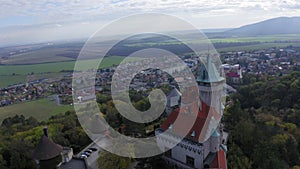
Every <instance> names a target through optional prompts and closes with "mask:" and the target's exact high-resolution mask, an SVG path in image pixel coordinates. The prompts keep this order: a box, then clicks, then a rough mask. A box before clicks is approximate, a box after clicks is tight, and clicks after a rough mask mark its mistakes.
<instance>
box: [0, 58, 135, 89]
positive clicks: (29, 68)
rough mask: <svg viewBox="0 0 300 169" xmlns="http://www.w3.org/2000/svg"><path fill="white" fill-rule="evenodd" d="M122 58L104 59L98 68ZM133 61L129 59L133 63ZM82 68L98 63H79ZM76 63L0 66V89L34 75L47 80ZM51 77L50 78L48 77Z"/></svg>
mask: <svg viewBox="0 0 300 169" xmlns="http://www.w3.org/2000/svg"><path fill="white" fill-rule="evenodd" d="M123 59H124V57H121V56H112V57H107V58H104V59H103V60H102V62H101V64H100V65H99V68H105V67H110V66H112V65H118V64H119V63H120V62H121V61H122V60H123ZM134 60H135V59H134V58H133V59H129V61H134ZM79 62H80V63H81V65H83V67H82V68H81V69H89V68H91V67H93V65H94V64H95V63H97V62H98V60H97V59H90V60H82V61H79ZM75 63H76V61H67V62H55V63H41V64H25V65H0V88H1V87H6V86H8V85H13V84H17V83H25V82H26V79H27V76H29V75H31V74H34V75H35V76H38V77H44V78H47V77H49V76H50V75H51V74H53V73H60V72H62V71H66V70H73V69H74V65H75ZM50 77H51V76H50Z"/></svg>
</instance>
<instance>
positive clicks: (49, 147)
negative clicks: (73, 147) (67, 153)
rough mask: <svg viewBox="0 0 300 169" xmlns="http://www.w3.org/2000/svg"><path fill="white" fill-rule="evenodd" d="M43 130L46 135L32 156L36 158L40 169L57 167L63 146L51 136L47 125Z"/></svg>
mask: <svg viewBox="0 0 300 169" xmlns="http://www.w3.org/2000/svg"><path fill="white" fill-rule="evenodd" d="M43 131H44V135H43V136H42V138H41V140H40V142H39V144H38V145H37V146H36V148H35V150H34V151H33V153H32V157H33V159H35V160H36V162H37V164H38V168H39V169H55V168H56V166H57V165H58V164H59V162H60V161H61V157H60V154H61V152H62V151H63V147H62V146H60V145H58V144H56V143H54V142H53V141H52V140H51V139H50V138H49V134H48V128H47V127H45V128H44V129H43Z"/></svg>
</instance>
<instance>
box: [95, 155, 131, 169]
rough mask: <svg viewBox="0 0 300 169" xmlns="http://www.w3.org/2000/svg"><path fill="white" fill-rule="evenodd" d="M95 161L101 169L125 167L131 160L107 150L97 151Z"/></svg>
mask: <svg viewBox="0 0 300 169" xmlns="http://www.w3.org/2000/svg"><path fill="white" fill-rule="evenodd" d="M97 162H98V166H99V168H102V169H126V168H127V167H128V166H129V165H130V163H131V160H130V159H129V158H127V157H120V156H118V155H115V154H112V153H109V152H107V151H99V158H98V160H97Z"/></svg>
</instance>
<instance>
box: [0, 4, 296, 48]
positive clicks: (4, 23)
mask: <svg viewBox="0 0 300 169" xmlns="http://www.w3.org/2000/svg"><path fill="white" fill-rule="evenodd" d="M143 12H157V13H164V14H171V15H174V16H178V17H181V18H183V19H185V20H187V21H189V22H190V23H192V24H194V25H195V26H197V27H198V28H200V29H206V28H232V27H239V26H242V25H245V24H249V23H254V22H258V21H262V20H266V19H270V18H274V17H279V16H300V0H272V1H271V0H251V1H250V0H244V1H243V0H210V1H208V0H97V1H96V0H90V1H86V0H59V1H55V0H37V1H29V0H15V1H8V0H0V46H3V45H4V44H14V43H31V42H44V41H53V40H61V39H72V38H82V37H84V38H85V37H89V36H90V35H91V34H92V33H94V32H95V31H96V30H97V29H99V28H100V27H101V26H103V25H104V24H107V23H109V22H111V21H113V20H115V19H118V18H120V17H124V16H127V15H131V14H136V13H143Z"/></svg>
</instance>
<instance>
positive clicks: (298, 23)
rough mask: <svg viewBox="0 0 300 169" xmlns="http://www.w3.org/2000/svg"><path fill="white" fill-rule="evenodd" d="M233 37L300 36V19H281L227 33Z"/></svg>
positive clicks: (226, 32)
mask: <svg viewBox="0 0 300 169" xmlns="http://www.w3.org/2000/svg"><path fill="white" fill-rule="evenodd" d="M224 34H226V35H232V36H257V35H275V34H300V17H279V18H274V19H269V20H266V21H262V22H258V23H255V24H250V25H245V26H242V27H240V28H236V29H232V30H228V31H225V32H224Z"/></svg>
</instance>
